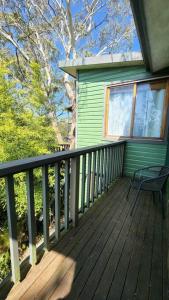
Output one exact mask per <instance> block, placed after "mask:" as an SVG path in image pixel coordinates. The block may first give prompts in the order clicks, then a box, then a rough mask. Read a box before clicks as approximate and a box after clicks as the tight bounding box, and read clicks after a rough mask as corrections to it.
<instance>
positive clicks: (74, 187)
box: [70, 156, 80, 227]
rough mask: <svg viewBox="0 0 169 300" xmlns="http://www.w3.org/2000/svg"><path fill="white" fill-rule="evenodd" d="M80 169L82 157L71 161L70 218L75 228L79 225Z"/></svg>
mask: <svg viewBox="0 0 169 300" xmlns="http://www.w3.org/2000/svg"><path fill="white" fill-rule="evenodd" d="M79 168H80V156H78V157H75V158H72V159H71V176H70V216H71V219H72V223H73V226H74V227H75V226H77V224H78V208H79V207H78V205H79V175H80V174H79Z"/></svg>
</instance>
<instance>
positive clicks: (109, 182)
mask: <svg viewBox="0 0 169 300" xmlns="http://www.w3.org/2000/svg"><path fill="white" fill-rule="evenodd" d="M108 153H109V156H108V168H109V173H108V174H109V175H108V185H110V184H111V147H109V151H108Z"/></svg>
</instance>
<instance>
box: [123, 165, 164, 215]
mask: <svg viewBox="0 0 169 300" xmlns="http://www.w3.org/2000/svg"><path fill="white" fill-rule="evenodd" d="M168 176H169V167H167V166H151V167H146V168H142V169H138V170H136V171H135V172H134V174H133V178H132V179H131V181H130V186H129V189H128V192H127V197H126V199H127V200H128V197H129V194H130V192H131V190H132V189H135V190H137V193H136V196H135V199H134V204H133V207H132V209H131V215H132V214H133V211H134V208H135V206H136V203H137V200H138V197H139V194H140V191H151V192H152V193H153V201H154V195H155V193H158V194H159V196H160V201H161V205H162V215H163V218H165V201H164V187H165V184H166V182H167V178H168Z"/></svg>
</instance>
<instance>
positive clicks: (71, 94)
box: [64, 74, 76, 149]
mask: <svg viewBox="0 0 169 300" xmlns="http://www.w3.org/2000/svg"><path fill="white" fill-rule="evenodd" d="M68 77H69V75H68V74H65V75H64V86H65V89H66V93H67V96H68V98H69V100H70V104H71V108H72V122H71V128H70V133H69V137H70V148H71V149H74V148H75V137H76V87H75V83H73V82H71V81H70V80H69V78H68Z"/></svg>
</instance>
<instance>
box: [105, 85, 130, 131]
mask: <svg viewBox="0 0 169 300" xmlns="http://www.w3.org/2000/svg"><path fill="white" fill-rule="evenodd" d="M132 99H133V85H130V86H120V87H114V88H112V89H111V90H110V100H109V115H108V134H109V135H113V136H129V135H130V122H131V112H132Z"/></svg>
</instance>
